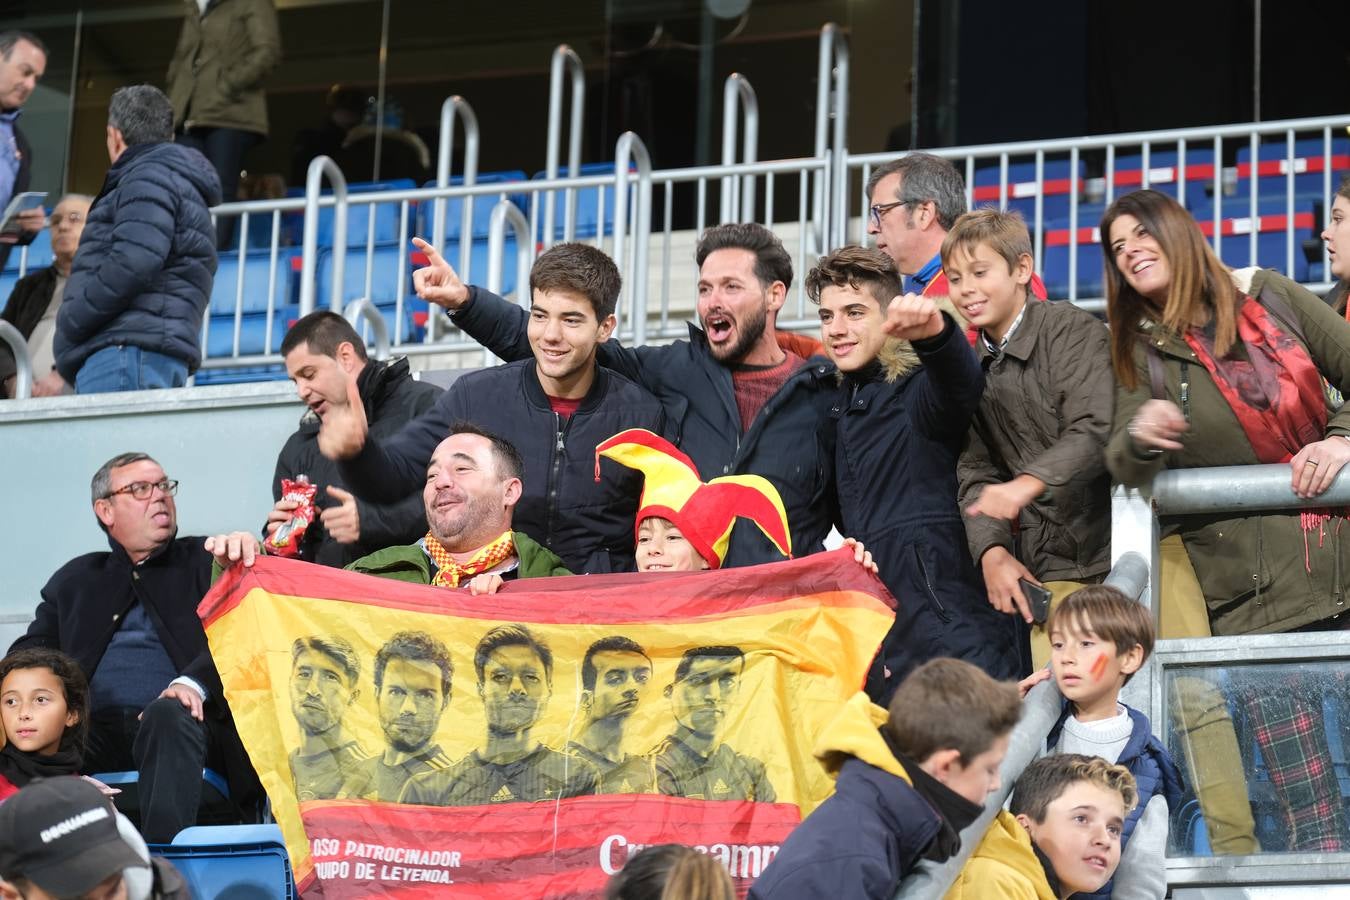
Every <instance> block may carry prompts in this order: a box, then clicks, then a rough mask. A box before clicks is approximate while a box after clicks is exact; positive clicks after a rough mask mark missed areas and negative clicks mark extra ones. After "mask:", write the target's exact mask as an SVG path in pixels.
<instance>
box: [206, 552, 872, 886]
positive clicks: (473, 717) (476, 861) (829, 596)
mask: <svg viewBox="0 0 1350 900" xmlns="http://www.w3.org/2000/svg"><path fill="white" fill-rule="evenodd" d="M892 606H893V601H892V599H891V598H890V596H889V594H888V593H887V592H886V590H885V588H884V587H883V586H882V584H881V582H880V581H879V580H878V579H877V578H876V576H874V575H872V574H871V573H870V572H868V571H867V570H866V569H864V568H863V567H862V566H860V565H858V564H857V563H855V562H854V561H853V556H852V551H851V550H849V549H844V550H840V551H835V552H831V553H823V554H817V555H813V556H810V557H806V558H803V559H799V560H790V561H786V562H781V563H774V564H771V565H765V566H757V567H753V568H745V569H731V570H720V571H713V572H691V573H650V574H646V575H604V576H573V577H569V578H541V579H531V580H524V581H518V582H513V583H511V584H509V585H508V587H507V588H506V589H505V590H503V591H502V592H501V593H498V594H496V595H490V596H479V597H474V596H471V595H470V594H469V592H467V591H455V590H447V589H443V588H434V587H423V586H419V585H411V584H406V583H402V582H397V581H391V580H384V579H379V578H375V577H372V576H367V575H360V574H356V573H351V572H343V571H337V570H332V569H325V568H321V567H318V566H312V565H309V564H306V563H302V562H295V561H292V560H284V559H277V558H271V557H263V558H260V559H259V560H258V561H257V563H256V564H255V565H254V566H253V567H252V568H247V569H246V568H244V567H242V566H235V567H233V568H231V569H230V570H229V571H227V572H226V573H225V574H224V575H223V576H222V577H221V578H220V580H219V581H218V582H217V584H216V585H215V587H214V588H213V589H212V591H211V593H210V594H208V595H207V597H206V598H205V599H204V600H203V601H202V604H201V607H200V610H199V612H200V614H201V616H202V619H203V621H204V623H205V624H206V630H207V636H208V639H209V641H210V645H211V652H212V655H213V656H214V658H215V661H216V665H217V668H218V669H219V670H220V676H221V680H222V682H223V684H224V687H225V694H226V697H227V698H228V700H229V702H230V706H231V708H232V709H233V710H234V714H235V721H236V724H237V726H238V728H239V733H240V735H241V736H242V737H243V740H244V744H245V747H246V748H247V750H248V752H249V756H250V758H251V759H252V761H253V765H254V767H255V769H256V770H257V772H258V775H259V776H260V778H261V779H262V782H263V785H264V787H265V788H266V789H267V792H268V795H269V797H270V798H271V800H272V808H273V812H274V814H275V816H276V818H277V821H278V823H279V824H280V826H281V829H282V832H283V834H284V836H285V839H286V844H287V848H288V850H289V851H290V855H291V860H292V865H293V867H294V870H295V874H296V879H297V882H298V884H299V885H300V889H301V893H302V896H304V897H324V898H348V897H351V898H355V897H407V898H414V897H444V896H457V897H458V896H463V897H501V896H522V897H524V896H529V897H558V898H561V897H590V896H596V895H598V894H599V893H600V892H601V891H602V890H603V887H604V884H605V882H606V880H607V879H608V878H609V876H610V875H611V874H613V873H614V872H616V871H618V870H619V869H621V868H622V867H623V864H624V861H625V860H626V859H627V858H628V856H630V855H631V854H633V853H636V852H637V851H638V850H640V849H641V848H642V847H644V846H648V845H651V844H658V843H666V842H670V841H676V842H679V843H684V844H690V845H694V846H696V847H698V848H699V849H700V850H703V851H704V852H707V853H709V854H712V855H714V856H715V857H717V858H718V859H719V861H721V862H722V863H723V865H725V866H726V867H727V869H728V871H730V873H731V874H732V876H733V878H734V879H735V880H736V881H737V884H738V886H739V888H740V889H741V891H742V892H744V890H745V889H746V888H748V886H749V885H750V883H751V882H752V881H753V880H754V878H755V877H756V876H757V875H758V874H759V873H760V872H761V871H762V870H763V868H764V866H766V865H767V864H768V863H769V861H770V860H772V858H773V856H774V854H775V853H777V850H778V846H779V845H780V844H781V842H782V841H783V840H784V839H785V838H786V836H787V834H788V833H789V832H790V831H791V830H792V828H793V827H794V826H795V825H796V824H797V823H799V822H800V821H801V819H802V817H804V816H805V815H807V814H808V813H810V811H811V810H812V809H814V808H815V807H816V806H817V805H818V804H819V803H821V802H822V801H823V800H824V799H825V798H826V797H827V796H828V795H829V793H830V791H831V789H832V783H831V781H830V779H829V778H828V777H827V776H826V775H825V773H824V772H823V770H822V769H821V767H820V765H819V764H818V763H817V762H816V761H815V759H814V758H813V757H812V755H811V747H812V745H813V743H814V742H815V740H816V738H817V736H818V735H819V733H820V731H821V730H822V729H823V728H824V727H825V726H826V725H827V724H828V722H829V721H830V720H831V718H832V717H833V716H834V715H835V714H836V713H837V711H838V709H839V707H840V706H841V705H842V704H843V703H844V702H845V701H846V700H847V699H848V698H849V697H850V696H852V695H853V694H854V693H855V692H856V691H857V690H858V689H859V688H860V686H861V685H862V683H863V681H864V678H865V676H866V673H867V670H868V668H869V666H870V665H871V663H872V660H873V657H874V656H875V654H876V650H877V647H878V645H879V644H880V641H881V638H882V636H883V635H884V634H885V633H886V631H887V629H888V628H889V627H890V624H891V622H892V620H893V617H894V616H893V612H892Z"/></svg>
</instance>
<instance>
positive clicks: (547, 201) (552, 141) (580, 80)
mask: <svg viewBox="0 0 1350 900" xmlns="http://www.w3.org/2000/svg"><path fill="white" fill-rule="evenodd" d="M564 69H566V70H567V71H568V72H569V73H570V74H571V77H572V125H571V131H569V132H568V136H567V176H568V177H569V178H576V177H577V173H578V172H579V171H580V170H581V129H582V128H583V126H584V125H585V111H586V71H585V69H583V68H582V65H581V57H580V56H578V55H577V52H576V51H575V50H573V49H572V48H571V47H569V46H567V45H566V44H559V45H558V46H557V48H556V49H554V51H553V60H552V63H551V64H550V66H549V78H548V148H547V162H546V163H545V164H544V172H545V176H546V177H547V178H548V179H549V180H550V181H552V180H553V179H555V178H557V177H558V155H559V150H560V148H559V146H558V145H559V143H560V139H561V137H562V104H563V70H564ZM564 198H565V199H564V201H563V202H564V204H565V207H564V212H563V240H565V241H570V240H572V238H573V237H574V236H575V234H576V192H575V190H573V189H571V188H568V190H567V192H566V194H565V195H564ZM555 199H556V192H555V191H547V192H545V194H544V237H543V240H544V245H545V246H548V245H550V244H552V243H553V237H554V232H553V209H554V201H555Z"/></svg>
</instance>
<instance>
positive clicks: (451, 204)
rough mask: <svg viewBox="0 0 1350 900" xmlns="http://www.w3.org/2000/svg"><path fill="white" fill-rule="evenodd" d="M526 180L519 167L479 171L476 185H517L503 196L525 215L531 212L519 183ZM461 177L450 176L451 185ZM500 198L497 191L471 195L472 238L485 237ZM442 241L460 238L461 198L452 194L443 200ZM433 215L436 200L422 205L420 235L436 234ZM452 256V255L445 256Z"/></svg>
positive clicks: (462, 208) (432, 183) (434, 214)
mask: <svg viewBox="0 0 1350 900" xmlns="http://www.w3.org/2000/svg"><path fill="white" fill-rule="evenodd" d="M525 180H526V177H525V173H524V172H521V171H519V170H516V171H510V172H480V173H479V174H478V178H477V181H476V183H477V184H516V185H520V188H519V189H518V190H515V191H507V192H506V199H508V200H510V201H511V202H512V203H514V204H515V205H516V206H518V207H520V209H521V211H522V212H524V213H525V214H526V215H528V214H529V211H530V205H529V204H530V200H529V197H528V196H527V195H526V193H525V190H524V185H523V184H521V183H522V182H524V181H525ZM463 183H464V179H463V178H462V177H458V176H456V177H454V178H451V179H450V184H451V185H458V184H463ZM423 186H424V187H429V188H430V187H435V186H436V182H434V181H428V182H427V183H426V184H425V185H423ZM499 200H500V197H498V196H497V195H496V194H485V195H480V196H477V197H474V200H473V237H474V238H486V237H487V236H488V228H489V225H490V224H491V221H492V208H493V207H494V206H496V205H497V203H498V201H499ZM444 206H445V242H446V244H447V245H449V244H451V243H452V242H454V241H457V240H458V239H459V233H460V230H461V225H462V224H463V223H462V222H461V220H462V218H463V216H464V199H463V198H462V197H451V198H449V199H447V200H446V201H445V204H444ZM435 216H436V203H435V201H432V200H428V201H426V202H425V203H423V204H422V225H421V234H422V236H424V237H426V238H427V239H428V240H430V239H431V236H432V235H433V234H435V228H434V227H433V224H434V222H435ZM447 259H451V257H447Z"/></svg>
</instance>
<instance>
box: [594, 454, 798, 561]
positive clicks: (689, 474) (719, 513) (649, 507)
mask: <svg viewBox="0 0 1350 900" xmlns="http://www.w3.org/2000/svg"><path fill="white" fill-rule="evenodd" d="M602 456H605V457H608V458H610V459H612V460H614V461H615V462H617V463H620V464H621V465H625V466H628V468H630V469H637V470H638V471H639V472H641V473H642V474H643V477H644V483H643V486H642V500H641V502H640V503H639V504H638V512H637V519H636V522H635V523H634V531H636V526H637V525H639V524H641V522H642V520H643V519H646V518H650V517H652V516H660V517H661V518H663V519H669V520H670V521H672V522H674V523H675V525H676V527H677V528H679V529H680V531H681V533H683V534H684V537H685V539H686V540H688V541H689V543H690V544H692V545H693V547H694V549H695V550H697V551H698V553H699V555H700V556H702V557H703V558H704V559H705V560H707V562H708V565H709V566H710V567H712V568H714V569H716V568H719V567H721V565H722V557H723V556H724V555H725V554H726V552H727V542H728V541H729V540H730V539H731V526H732V525H734V524H735V523H736V517H737V516H741V517H742V518H746V519H749V520H750V521H752V522H754V523H755V524H756V525H758V526H759V529H760V531H763V532H764V534H765V536H766V537H768V539H769V540H771V541H773V543H774V546H776V547H777V548H778V550H779V551H780V552H781V553H782V554H783V555H784V556H787V557H791V556H792V536H791V534H790V533H789V532H788V522H787V512H786V511H785V510H784V509H783V498H782V497H780V496H778V489H777V488H775V487H774V486H773V485H772V484H771V483H770V482H769V481H768V479H766V478H762V477H760V476H759V475H726V476H723V477H721V478H714V479H713V480H712V481H710V482H708V483H707V484H704V483H703V482H702V481H700V480H699V477H698V469H697V468H695V467H694V461H693V460H691V459H690V458H689V457H688V456H685V455H684V454H683V453H681V452H680V451H679V450H678V449H676V447H675V445H674V444H672V443H670V441H667V440H666V439H665V438H663V437H661V436H660V435H657V434H653V433H652V432H650V431H647V430H646V429H645V428H630V429H628V430H627V431H621V432H619V433H618V434H616V435H614V437H612V438H610V439H609V440H607V441H604V442H603V443H601V444H600V445H599V446H598V447H596V448H595V480H596V481H599V480H600V457H602Z"/></svg>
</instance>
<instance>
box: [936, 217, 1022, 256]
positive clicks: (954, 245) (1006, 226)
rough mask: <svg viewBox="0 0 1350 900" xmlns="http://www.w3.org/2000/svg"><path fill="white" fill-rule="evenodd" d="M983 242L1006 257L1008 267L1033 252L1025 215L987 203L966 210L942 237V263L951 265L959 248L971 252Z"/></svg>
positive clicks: (967, 252)
mask: <svg viewBox="0 0 1350 900" xmlns="http://www.w3.org/2000/svg"><path fill="white" fill-rule="evenodd" d="M981 244H985V245H987V246H988V247H989V249H991V250H993V251H994V252H995V253H997V254H998V255H999V256H1001V257H1003V260H1004V261H1005V262H1006V263H1007V264H1008V271H1012V270H1013V269H1015V268H1017V261H1018V260H1019V259H1021V258H1022V257H1023V256H1031V235H1030V233H1028V232H1027V226H1026V223H1025V222H1023V221H1022V217H1021V216H1020V215H1018V214H1017V213H1015V212H1003V211H1002V210H998V209H993V208H992V207H987V206H986V207H983V208H981V209H976V210H972V211H971V212H968V213H966V214H965V215H964V216H962V217H961V218H959V219H957V220H956V224H955V225H953V226H952V230H951V231H949V232H947V237H946V238H944V239H943V241H942V267H943V268H944V269H945V268H948V267H949V266H951V264H952V260H953V258H954V257H955V256H956V252H957V251H958V250H959V251H961V252H962V253H964V254H967V255H969V254H971V253H974V252H975V248H976V247H978V246H980V245H981Z"/></svg>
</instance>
